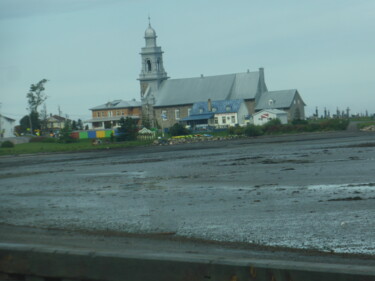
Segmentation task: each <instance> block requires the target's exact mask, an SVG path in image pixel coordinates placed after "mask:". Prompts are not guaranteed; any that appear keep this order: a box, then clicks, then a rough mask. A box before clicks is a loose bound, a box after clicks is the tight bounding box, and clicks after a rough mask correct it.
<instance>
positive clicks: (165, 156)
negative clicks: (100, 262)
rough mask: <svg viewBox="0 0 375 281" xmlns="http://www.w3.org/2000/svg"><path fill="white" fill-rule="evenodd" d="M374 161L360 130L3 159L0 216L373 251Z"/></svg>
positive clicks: (8, 221) (374, 148) (369, 139)
mask: <svg viewBox="0 0 375 281" xmlns="http://www.w3.org/2000/svg"><path fill="white" fill-rule="evenodd" d="M374 161H375V134H373V133H359V132H342V133H326V134H311V135H310V134H307V135H300V136H280V137H262V138H257V139H243V140H236V141H225V142H207V143H200V144H187V145H178V146H160V147H144V148H132V149H121V150H105V151H100V152H97V151H96V152H85V153H71V154H49V155H34V156H31V155H28V156H17V157H1V158H0V224H1V225H2V227H3V229H5V228H4V227H6V226H7V227H8V226H9V227H14V226H27V227H33V228H43V229H60V230H63V231H65V230H69V231H78V232H82V231H83V232H85V233H98V232H100V233H107V234H108V235H109V236H110V235H111V233H112V234H119V233H120V234H121V233H122V234H124V233H143V234H155V235H159V234H163V235H167V236H168V235H169V236H170V237H171V236H173V237H187V238H196V239H202V240H211V241H225V242H235V243H243V244H242V245H249V246H251V245H266V246H275V247H291V248H299V249H309V250H311V249H313V250H319V251H325V252H339V253H361V254H369V255H375V238H374V235H373V233H375V220H374V218H375V204H374V203H375V176H374V175H375V162H374ZM9 232H11V231H9V229H8V233H9ZM20 233H22V230H20ZM7 237H8V238H9V236H7ZM3 239H5V238H4V237H3Z"/></svg>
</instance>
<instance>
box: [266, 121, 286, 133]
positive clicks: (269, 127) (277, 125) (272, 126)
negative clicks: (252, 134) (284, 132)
mask: <svg viewBox="0 0 375 281" xmlns="http://www.w3.org/2000/svg"><path fill="white" fill-rule="evenodd" d="M281 127H282V124H281V121H280V119H278V118H276V119H272V120H270V121H268V122H267V123H266V124H264V125H263V132H265V133H268V134H272V133H277V132H280V131H281Z"/></svg>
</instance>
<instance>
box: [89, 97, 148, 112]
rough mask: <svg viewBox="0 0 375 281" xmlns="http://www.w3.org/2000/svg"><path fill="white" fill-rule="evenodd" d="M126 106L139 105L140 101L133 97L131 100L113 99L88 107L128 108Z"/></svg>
mask: <svg viewBox="0 0 375 281" xmlns="http://www.w3.org/2000/svg"><path fill="white" fill-rule="evenodd" d="M128 107H141V102H140V101H136V100H134V99H133V100H131V101H124V100H114V101H110V102H107V103H105V104H102V105H98V106H95V107H93V108H90V110H100V109H119V108H128Z"/></svg>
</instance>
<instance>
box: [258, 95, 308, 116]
mask: <svg viewBox="0 0 375 281" xmlns="http://www.w3.org/2000/svg"><path fill="white" fill-rule="evenodd" d="M305 106H306V104H305V103H304V101H303V100H302V98H301V96H300V94H299V93H298V91H297V90H296V89H292V90H284V91H270V92H265V93H263V94H262V96H261V98H260V99H259V101H258V103H257V105H256V107H255V111H260V110H263V109H280V110H283V111H284V112H286V113H287V119H288V120H294V119H305V110H304V108H305Z"/></svg>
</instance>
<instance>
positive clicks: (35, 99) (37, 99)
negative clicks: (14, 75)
mask: <svg viewBox="0 0 375 281" xmlns="http://www.w3.org/2000/svg"><path fill="white" fill-rule="evenodd" d="M45 83H47V79H42V80H40V81H39V82H38V83H37V84H31V86H30V90H29V92H28V93H27V95H26V97H27V102H28V104H29V110H30V114H29V116H30V118H29V122H30V124H29V128H30V132H31V133H33V131H34V130H35V129H36V124H35V123H33V118H32V114H35V113H37V114H38V107H39V106H40V105H41V104H42V103H43V102H44V101H45V100H46V99H47V96H46V95H45V94H44V93H43V91H44V90H45V88H44V84H45ZM38 121H39V119H38ZM38 129H40V125H39V128H38Z"/></svg>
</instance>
